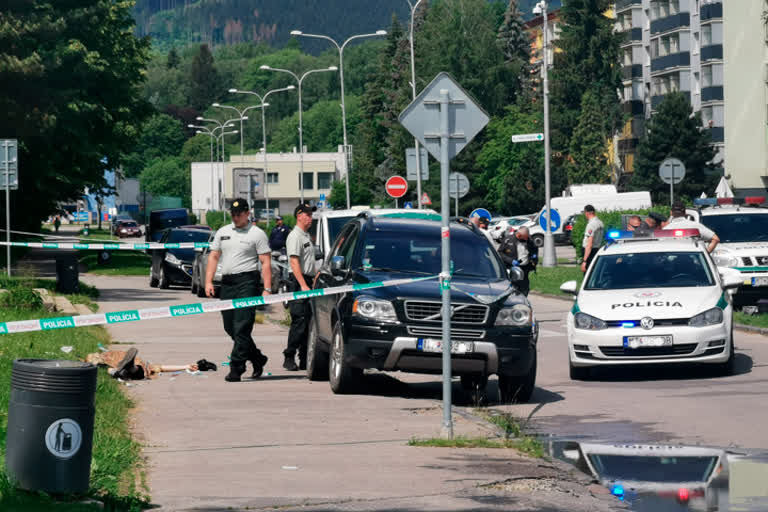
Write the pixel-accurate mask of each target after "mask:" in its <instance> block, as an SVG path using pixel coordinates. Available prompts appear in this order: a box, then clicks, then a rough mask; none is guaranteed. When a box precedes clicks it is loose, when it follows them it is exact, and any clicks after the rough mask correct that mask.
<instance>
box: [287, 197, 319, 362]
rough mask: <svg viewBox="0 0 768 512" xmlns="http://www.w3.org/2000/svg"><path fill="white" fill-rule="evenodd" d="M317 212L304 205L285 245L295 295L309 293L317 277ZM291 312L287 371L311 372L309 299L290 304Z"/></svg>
mask: <svg viewBox="0 0 768 512" xmlns="http://www.w3.org/2000/svg"><path fill="white" fill-rule="evenodd" d="M315 210H316V208H314V207H312V206H309V205H308V204H300V205H299V206H297V207H296V209H295V210H294V212H293V214H294V216H295V217H296V227H294V228H293V230H292V231H291V232H290V234H289V235H288V239H287V240H286V242H285V248H286V253H287V255H288V259H289V264H290V268H291V280H290V289H291V291H294V292H295V291H307V290H310V289H311V287H312V281H313V279H314V276H315V273H316V268H315V265H316V263H315V262H316V260H315V246H314V244H313V243H312V238H311V237H310V235H309V228H310V226H311V225H312V212H313V211H315ZM288 307H289V311H290V312H291V328H290V330H289V331H288V345H287V346H286V347H285V350H283V355H284V356H285V360H284V361H283V368H285V369H286V370H289V371H292V372H295V371H296V370H306V368H307V335H308V334H309V322H310V320H311V317H312V309H311V307H310V304H309V299H301V300H294V301H291V302H289V303H288ZM296 352H298V353H299V366H296V359H295V358H296Z"/></svg>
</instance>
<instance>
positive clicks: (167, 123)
mask: <svg viewBox="0 0 768 512" xmlns="http://www.w3.org/2000/svg"><path fill="white" fill-rule="evenodd" d="M184 141H185V137H184V131H183V129H182V127H181V123H180V122H179V121H178V120H176V119H174V118H172V117H171V116H169V115H166V114H155V115H154V116H152V117H150V118H149V119H148V120H147V122H146V123H145V124H144V126H143V127H142V129H141V137H140V138H139V141H138V143H137V144H136V146H135V148H134V151H133V152H132V153H131V154H129V155H128V156H127V157H126V159H125V165H124V167H123V172H124V173H125V175H126V177H128V178H134V177H136V176H138V175H139V174H140V173H141V171H143V170H144V168H146V167H147V166H148V165H149V163H150V162H151V161H152V160H155V159H157V158H163V157H167V156H177V155H178V154H179V151H181V148H182V146H183V145H184Z"/></svg>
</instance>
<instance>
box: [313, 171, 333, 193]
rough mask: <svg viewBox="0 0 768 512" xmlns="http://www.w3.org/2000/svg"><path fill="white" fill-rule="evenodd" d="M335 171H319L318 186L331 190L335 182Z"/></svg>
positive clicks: (319, 188)
mask: <svg viewBox="0 0 768 512" xmlns="http://www.w3.org/2000/svg"><path fill="white" fill-rule="evenodd" d="M334 175H335V173H332V172H319V173H317V188H318V190H330V189H331V184H332V183H333V177H334Z"/></svg>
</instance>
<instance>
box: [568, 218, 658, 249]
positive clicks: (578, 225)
mask: <svg viewBox="0 0 768 512" xmlns="http://www.w3.org/2000/svg"><path fill="white" fill-rule="evenodd" d="M650 212H658V213H660V214H662V215H664V216H665V217H669V206H656V207H653V208H649V209H644V210H618V211H598V212H597V218H599V219H600V220H601V221H603V224H604V225H605V230H606V232H607V231H608V230H609V229H621V228H622V227H624V226H622V223H621V216H622V215H648V213H650ZM585 229H587V218H586V217H584V215H583V214H582V215H579V216H578V217H576V221H575V222H574V223H573V231H571V243H572V244H573V247H574V248H575V249H576V256H577V257H578V258H581V257H582V256H583V254H584V249H583V248H582V247H581V241H582V239H583V238H584V230H585Z"/></svg>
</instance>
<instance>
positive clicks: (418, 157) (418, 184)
mask: <svg viewBox="0 0 768 512" xmlns="http://www.w3.org/2000/svg"><path fill="white" fill-rule="evenodd" d="M420 3H421V0H419V1H418V2H416V4H415V5H413V6H412V7H411V36H410V39H411V91H412V92H413V99H416V61H415V60H414V56H413V17H414V14H415V12H416V8H417V7H418V6H419V4H420ZM410 4H411V2H410V0H409V2H408V5H410ZM413 142H414V144H415V145H416V202H417V203H418V205H419V210H421V208H422V206H421V149H420V148H419V140H418V139H417V138H416V137H414V138H413ZM347 208H349V205H347ZM456 215H458V213H457V214H456Z"/></svg>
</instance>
